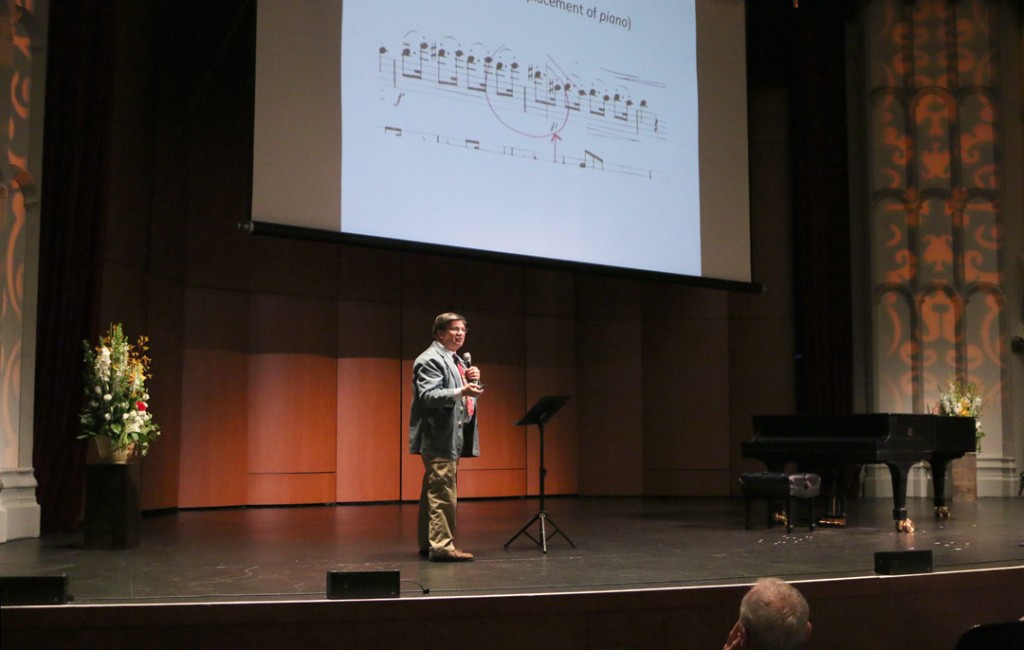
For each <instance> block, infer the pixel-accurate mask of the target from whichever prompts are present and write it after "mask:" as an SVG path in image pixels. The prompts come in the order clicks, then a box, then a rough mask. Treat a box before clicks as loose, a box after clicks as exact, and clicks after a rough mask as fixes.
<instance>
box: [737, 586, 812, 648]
mask: <svg viewBox="0 0 1024 650" xmlns="http://www.w3.org/2000/svg"><path fill="white" fill-rule="evenodd" d="M809 617H810V608H809V607H808V606H807V600H806V599H804V597H803V594H801V593H800V592H799V591H797V589H796V588H795V587H793V586H792V585H789V584H787V583H786V582H785V581H784V580H780V579H779V578H761V579H760V580H758V581H757V582H756V583H755V584H754V586H753V587H751V588H750V591H748V592H747V595H746V596H744V597H743V601H742V602H741V603H740V623H742V624H743V627H744V628H745V629H746V632H747V647H748V648H750V649H751V650H754V649H756V650H792V649H793V648H800V647H802V646H803V643H804V641H806V639H807V620H808V618H809Z"/></svg>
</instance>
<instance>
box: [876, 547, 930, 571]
mask: <svg viewBox="0 0 1024 650" xmlns="http://www.w3.org/2000/svg"><path fill="white" fill-rule="evenodd" d="M931 572H932V552H931V551H879V552H877V553H875V573H881V574H885V575H900V574H904V573H931Z"/></svg>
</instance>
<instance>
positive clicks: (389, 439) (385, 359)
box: [336, 301, 408, 502]
mask: <svg viewBox="0 0 1024 650" xmlns="http://www.w3.org/2000/svg"><path fill="white" fill-rule="evenodd" d="M338 323H339V327H338V360H337V367H338V371H337V377H338V382H337V389H336V390H337V396H338V408H337V423H338V424H337V430H338V436H337V451H336V455H337V466H338V473H337V486H336V491H337V500H338V501H340V502H365V501H395V500H398V499H400V498H401V491H400V487H401V479H400V477H401V466H402V464H401V455H402V453H403V450H402V448H401V447H402V442H403V441H404V440H406V439H407V437H408V434H407V431H408V424H407V423H406V422H404V421H403V420H402V412H403V401H404V400H405V399H406V395H407V391H406V390H405V385H404V384H403V382H402V370H401V368H402V364H401V362H400V361H399V354H400V347H401V312H400V310H399V308H398V306H397V305H389V304H384V303H369V302H349V301H342V302H340V303H339V304H338ZM396 444H397V445H398V447H399V448H397V449H396ZM406 453H407V452H406Z"/></svg>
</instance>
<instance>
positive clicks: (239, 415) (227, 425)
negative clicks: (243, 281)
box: [143, 289, 249, 508]
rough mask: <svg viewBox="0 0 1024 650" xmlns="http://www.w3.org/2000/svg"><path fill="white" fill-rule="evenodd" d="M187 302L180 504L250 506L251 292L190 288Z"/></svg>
mask: <svg viewBox="0 0 1024 650" xmlns="http://www.w3.org/2000/svg"><path fill="white" fill-rule="evenodd" d="M185 303H186V312H185V343H184V345H185V352H184V370H183V373H182V375H183V380H182V383H183V389H182V407H181V408H182V415H181V459H180V465H179V467H180V477H181V478H180V485H179V503H178V506H179V507H182V508H202V507H216V506H240V505H245V504H246V503H247V499H246V484H247V478H246V475H247V473H248V469H247V459H248V445H249V438H248V429H249V418H248V410H247V409H246V408H245V405H246V404H247V403H248V381H247V378H248V374H249V373H248V355H247V354H246V352H245V342H246V341H247V340H248V322H249V305H248V296H247V295H245V294H240V293H237V292H231V291H219V290H213V289H188V290H187V291H186V293H185ZM143 485H146V481H145V479H144V481H143Z"/></svg>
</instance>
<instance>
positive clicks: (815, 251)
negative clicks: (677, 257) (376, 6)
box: [746, 0, 856, 414]
mask: <svg viewBox="0 0 1024 650" xmlns="http://www.w3.org/2000/svg"><path fill="white" fill-rule="evenodd" d="M855 6H856V3H855V2H853V1H852V0H851V1H849V2H846V1H843V2H840V1H838V0H801V1H800V3H799V5H798V7H794V4H793V2H792V0H748V1H747V3H746V10H747V54H748V59H747V60H748V74H749V77H750V78H749V82H750V84H752V85H755V86H757V85H760V86H761V87H767V88H780V89H784V90H785V91H786V95H787V97H788V101H789V107H790V123H789V128H790V133H791V134H792V139H791V146H792V150H791V156H790V159H789V160H788V161H780V164H784V163H787V162H788V163H789V165H790V169H791V171H792V179H793V186H792V188H791V190H792V196H793V253H794V258H793V296H794V322H795V328H794V343H795V349H796V359H795V360H794V373H795V378H796V386H797V410H798V411H799V412H801V413H840V414H842V413H850V412H852V409H853V327H852V326H853V313H852V295H853V294H852V291H853V288H852V284H851V281H852V277H851V264H852V259H851V254H850V244H851V230H850V226H851V222H850V193H849V173H848V172H849V170H848V163H847V156H848V153H849V147H848V143H847V141H846V128H847V110H846V101H847V91H846V84H847V70H846V68H847V65H846V27H847V21H849V20H850V19H851V17H852V15H853V12H854V9H855Z"/></svg>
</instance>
